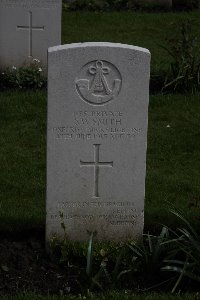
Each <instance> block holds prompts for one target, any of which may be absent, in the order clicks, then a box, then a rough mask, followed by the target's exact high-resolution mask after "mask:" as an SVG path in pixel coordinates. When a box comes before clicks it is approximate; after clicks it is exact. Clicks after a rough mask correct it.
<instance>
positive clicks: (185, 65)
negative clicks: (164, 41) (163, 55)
mask: <svg viewBox="0 0 200 300" xmlns="http://www.w3.org/2000/svg"><path fill="white" fill-rule="evenodd" d="M169 42H170V43H171V46H170V47H169V48H166V47H164V49H165V50H166V51H167V52H168V53H169V55H170V56H171V58H172V62H171V64H170V69H169V72H168V76H167V77H166V80H165V84H164V87H163V91H170V92H180V93H186V92H189V93H192V94H194V93H196V92H197V91H199V90H200V55H199V43H198V39H197V37H195V36H194V35H193V34H192V22H191V21H190V20H186V21H184V22H183V23H182V24H181V37H180V38H179V39H175V40H170V41H169Z"/></svg>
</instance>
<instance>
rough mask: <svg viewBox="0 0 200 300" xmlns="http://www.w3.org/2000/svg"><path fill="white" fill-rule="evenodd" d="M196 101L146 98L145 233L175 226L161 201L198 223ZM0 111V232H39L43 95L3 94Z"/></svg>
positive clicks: (41, 221)
mask: <svg viewBox="0 0 200 300" xmlns="http://www.w3.org/2000/svg"><path fill="white" fill-rule="evenodd" d="M199 96H200V95H196V96H183V95H166V96H163V95H154V96H151V97H150V106H149V131H148V152H147V176H146V201H145V228H146V231H147V230H153V229H154V228H155V227H157V225H156V224H157V223H166V224H168V225H172V226H176V223H177V220H175V219H174V218H172V216H170V214H168V212H167V211H166V208H165V205H166V204H165V201H169V202H172V203H173V204H175V205H176V206H177V207H178V208H181V209H182V210H183V211H184V212H185V214H186V215H187V216H188V217H189V218H190V220H191V221H192V223H194V222H195V223H196V224H197V227H198V224H199V222H200V221H198V218H199V217H200V210H199V208H198V207H193V206H192V203H193V202H194V200H195V199H194V198H198V197H199V196H200V179H199V178H200V177H199V170H200V126H199V116H200V102H199ZM0 107H1V110H0V145H1V151H0V161H1V171H0V199H1V202H0V204H1V210H0V222H1V229H0V230H1V231H4V232H8V231H11V232H12V231H14V232H17V231H19V232H20V231H23V232H25V231H27V230H30V229H35V230H38V229H39V230H44V226H45V176H46V175H45V172H46V167H45V165H46V162H45V158H46V154H45V151H46V107H47V95H46V92H45V91H43V92H41V91H40V92H36V91H28V92H23V91H16V92H12V91H7V92H2V93H1V94H0ZM198 205H200V203H199V204H197V206H198Z"/></svg>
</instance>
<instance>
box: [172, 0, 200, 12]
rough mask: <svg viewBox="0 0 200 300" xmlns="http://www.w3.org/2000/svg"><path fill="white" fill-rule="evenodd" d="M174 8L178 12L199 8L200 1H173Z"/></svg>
mask: <svg viewBox="0 0 200 300" xmlns="http://www.w3.org/2000/svg"><path fill="white" fill-rule="evenodd" d="M173 7H174V8H175V9H178V10H185V9H194V8H198V7H199V0H173Z"/></svg>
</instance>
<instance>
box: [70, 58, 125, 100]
mask: <svg viewBox="0 0 200 300" xmlns="http://www.w3.org/2000/svg"><path fill="white" fill-rule="evenodd" d="M82 78H84V79H82ZM75 82H76V90H77V93H78V94H79V96H80V97H81V99H82V100H84V101H86V102H88V103H89V104H92V105H104V104H106V103H108V102H110V101H111V100H113V99H114V98H116V97H117V95H118V94H119V92H120V90H121V85H122V79H121V74H120V72H119V71H118V69H117V68H116V67H115V66H114V65H113V64H111V63H109V62H107V61H103V60H96V61H92V62H90V63H88V64H86V65H85V66H83V67H82V69H81V70H80V73H79V76H78V78H76V81H75Z"/></svg>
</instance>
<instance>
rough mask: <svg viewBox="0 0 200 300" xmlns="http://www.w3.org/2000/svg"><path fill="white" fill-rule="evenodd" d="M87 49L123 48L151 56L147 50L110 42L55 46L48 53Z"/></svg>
mask: <svg viewBox="0 0 200 300" xmlns="http://www.w3.org/2000/svg"><path fill="white" fill-rule="evenodd" d="M87 47H107V48H109V47H110V48H121V49H129V50H135V51H138V52H143V53H146V54H149V55H150V52H149V50H148V49H146V48H142V47H138V46H133V45H128V44H121V43H109V42H86V43H73V44H65V45H60V46H54V47H50V48H49V49H48V52H49V53H51V52H55V51H61V50H68V49H74V48H87Z"/></svg>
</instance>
